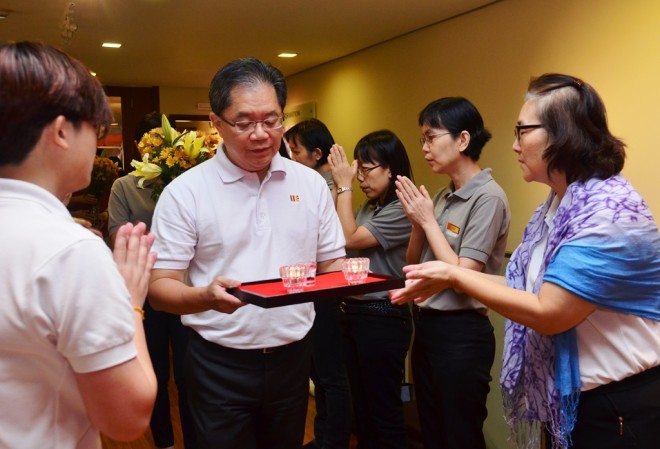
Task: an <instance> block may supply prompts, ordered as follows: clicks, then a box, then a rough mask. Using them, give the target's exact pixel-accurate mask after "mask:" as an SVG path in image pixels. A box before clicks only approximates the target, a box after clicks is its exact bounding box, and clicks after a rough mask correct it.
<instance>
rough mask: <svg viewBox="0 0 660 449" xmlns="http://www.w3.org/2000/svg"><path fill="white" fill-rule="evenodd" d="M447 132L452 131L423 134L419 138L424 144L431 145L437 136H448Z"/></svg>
mask: <svg viewBox="0 0 660 449" xmlns="http://www.w3.org/2000/svg"><path fill="white" fill-rule="evenodd" d="M447 134H451V133H450V132H446V133H439V134H433V135H431V136H422V137H420V138H419V143H421V144H422V146H424V145H431V144H432V143H433V140H434V139H435V138H436V137H442V136H446V135H447Z"/></svg>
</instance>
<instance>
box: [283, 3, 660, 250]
mask: <svg viewBox="0 0 660 449" xmlns="http://www.w3.org/2000/svg"><path fill="white" fill-rule="evenodd" d="M551 71H557V72H565V73H568V74H572V75H575V76H579V77H582V78H583V79H584V80H585V81H587V82H589V83H590V84H592V85H593V86H594V87H595V88H596V90H597V91H598V92H599V93H600V94H601V96H602V97H603V100H604V102H605V104H606V106H607V108H608V113H609V120H610V125H611V129H612V131H613V132H614V133H615V135H617V136H619V137H621V138H623V139H624V141H625V142H626V143H627V144H628V158H627V162H626V167H625V169H624V174H626V176H628V178H629V179H630V180H631V181H632V182H633V184H634V185H635V186H636V187H637V188H638V190H639V191H640V192H641V193H642V195H644V197H645V198H646V200H647V202H648V203H649V204H650V206H651V209H652V211H653V212H654V215H655V216H656V217H660V191H659V190H658V188H657V187H656V186H657V181H656V180H655V179H654V175H655V172H656V171H657V167H659V166H660V152H659V151H658V150H657V148H656V147H657V142H656V138H655V133H654V131H655V128H656V127H658V126H659V125H658V120H659V119H660V114H658V112H657V110H658V109H657V108H658V105H660V87H658V83H659V82H660V2H657V1H655V0H632V1H629V2H621V1H619V0H552V1H551V0H503V1H501V2H498V3H495V4H493V5H490V6H487V7H485V8H483V9H480V10H478V11H475V12H473V13H470V14H467V15H464V16H460V17H457V18H455V19H452V20H449V21H446V22H444V23H440V24H437V25H435V26H432V27H429V28H426V29H424V30H421V31H418V32H415V33H413V34H410V35H407V36H404V37H402V38H399V39H396V40H393V41H390V42H387V43H385V44H382V45H378V46H376V47H372V48H370V49H367V50H365V51H362V52H359V53H356V54H353V55H351V56H348V57H345V58H342V59H340V60H337V61H334V62H332V63H329V64H326V65H323V66H320V67H318V68H315V69H312V70H309V71H306V72H303V73H300V74H298V75H294V76H292V77H290V78H289V79H288V85H289V101H288V102H289V104H290V105H295V104H300V103H305V102H308V101H315V102H316V112H317V117H318V118H319V119H321V120H323V121H324V122H325V123H326V124H327V125H328V127H329V128H330V130H331V131H332V133H333V135H334V136H335V139H336V140H337V141H338V142H339V143H341V144H342V145H344V146H345V148H346V150H347V151H348V152H349V154H351V153H352V150H353V147H354V146H355V143H356V142H357V140H358V139H359V138H360V137H362V136H363V135H364V134H366V133H368V132H371V131H374V130H376V129H380V128H389V129H391V130H393V131H394V132H395V133H397V134H398V135H399V137H400V138H401V139H402V140H403V142H404V144H405V145H406V148H407V149H408V151H409V154H410V155H411V159H412V160H413V166H414V174H415V177H416V180H417V181H418V183H421V184H425V185H426V186H427V187H429V188H430V190H432V191H436V190H437V189H438V188H439V187H440V186H441V185H443V184H445V183H446V182H447V180H446V178H444V177H439V176H434V175H432V174H431V173H430V171H429V170H428V167H427V166H426V164H425V163H424V161H423V159H422V156H421V150H420V145H419V143H418V138H419V134H420V132H419V128H418V126H417V114H418V113H419V111H420V110H421V109H422V108H423V107H424V106H425V105H426V104H427V103H429V102H430V101H432V100H434V99H436V98H439V97H442V96H451V95H461V96H465V97H467V98H468V99H470V100H471V101H472V102H473V103H475V105H476V106H477V108H478V109H479V110H480V111H481V113H482V115H483V116H484V119H485V122H486V125H487V127H488V128H489V129H490V130H491V132H492V133H493V139H492V140H491V142H490V143H489V144H488V145H487V146H486V148H485V150H484V154H483V156H482V160H481V162H482V166H490V167H492V168H493V170H494V175H495V178H496V179H497V180H498V181H499V182H500V184H501V185H502V186H503V188H504V189H505V190H506V192H507V194H508V196H509V200H510V202H511V206H512V212H513V217H514V223H513V227H512V229H511V235H510V239H509V241H510V243H509V245H508V246H509V249H513V248H514V247H515V245H516V243H517V242H518V241H519V240H520V237H521V235H522V230H523V227H524V225H525V223H526V222H527V219H528V218H529V216H530V215H531V213H532V211H533V210H534V208H535V207H536V206H537V205H538V203H540V202H541V201H542V200H543V199H544V198H545V196H546V194H547V188H546V187H545V186H540V185H536V184H526V183H524V181H522V179H521V177H520V171H519V168H518V166H517V164H516V161H515V158H514V155H513V152H512V151H511V145H512V142H513V125H514V124H515V122H516V120H517V117H518V112H519V110H520V106H521V104H522V99H523V96H524V93H525V88H526V86H527V83H528V81H529V78H530V76H533V75H539V74H541V73H544V72H551Z"/></svg>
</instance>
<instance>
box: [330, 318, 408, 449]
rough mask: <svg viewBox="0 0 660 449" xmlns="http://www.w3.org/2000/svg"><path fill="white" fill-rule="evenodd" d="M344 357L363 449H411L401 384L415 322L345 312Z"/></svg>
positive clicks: (343, 322) (357, 428)
mask: <svg viewBox="0 0 660 449" xmlns="http://www.w3.org/2000/svg"><path fill="white" fill-rule="evenodd" d="M342 325H343V329H342V330H343V340H344V354H345V356H346V368H347V370H348V376H349V381H350V385H351V393H352V397H353V411H354V414H355V415H354V416H355V429H356V434H357V438H358V444H359V447H360V449H406V448H407V447H408V435H407V431H406V426H405V420H404V415H403V401H402V400H401V384H402V382H403V378H404V369H405V358H406V353H407V352H408V347H409V345H410V339H411V336H412V319H411V318H410V315H409V313H407V314H406V316H403V317H398V318H397V317H391V316H378V315H367V314H360V313H355V314H352V313H342Z"/></svg>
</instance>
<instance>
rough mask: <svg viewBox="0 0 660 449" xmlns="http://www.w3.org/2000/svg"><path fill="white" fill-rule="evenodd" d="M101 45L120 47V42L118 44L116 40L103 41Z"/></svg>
mask: <svg viewBox="0 0 660 449" xmlns="http://www.w3.org/2000/svg"><path fill="white" fill-rule="evenodd" d="M101 47H105V48H119V47H121V44H118V43H116V42H103V44H102V45H101Z"/></svg>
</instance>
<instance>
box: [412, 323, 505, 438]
mask: <svg viewBox="0 0 660 449" xmlns="http://www.w3.org/2000/svg"><path fill="white" fill-rule="evenodd" d="M420 312H421V313H420ZM494 357H495V336H494V334H493V326H492V325H491V323H490V320H489V319H488V317H486V316H483V315H480V314H478V313H476V312H454V313H444V314H430V313H428V312H426V313H424V312H423V311H416V312H415V340H414V342H413V349H412V371H413V380H414V384H415V398H416V400H417V410H418V414H419V420H420V428H421V432H422V440H423V442H424V449H440V448H442V449H466V448H470V449H485V448H486V443H485V441H484V436H483V423H484V420H485V419H486V416H487V415H488V411H487V409H486V397H487V396H488V392H489V391H490V387H489V382H490V380H491V376H490V369H491V367H492V365H493V359H494Z"/></svg>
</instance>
